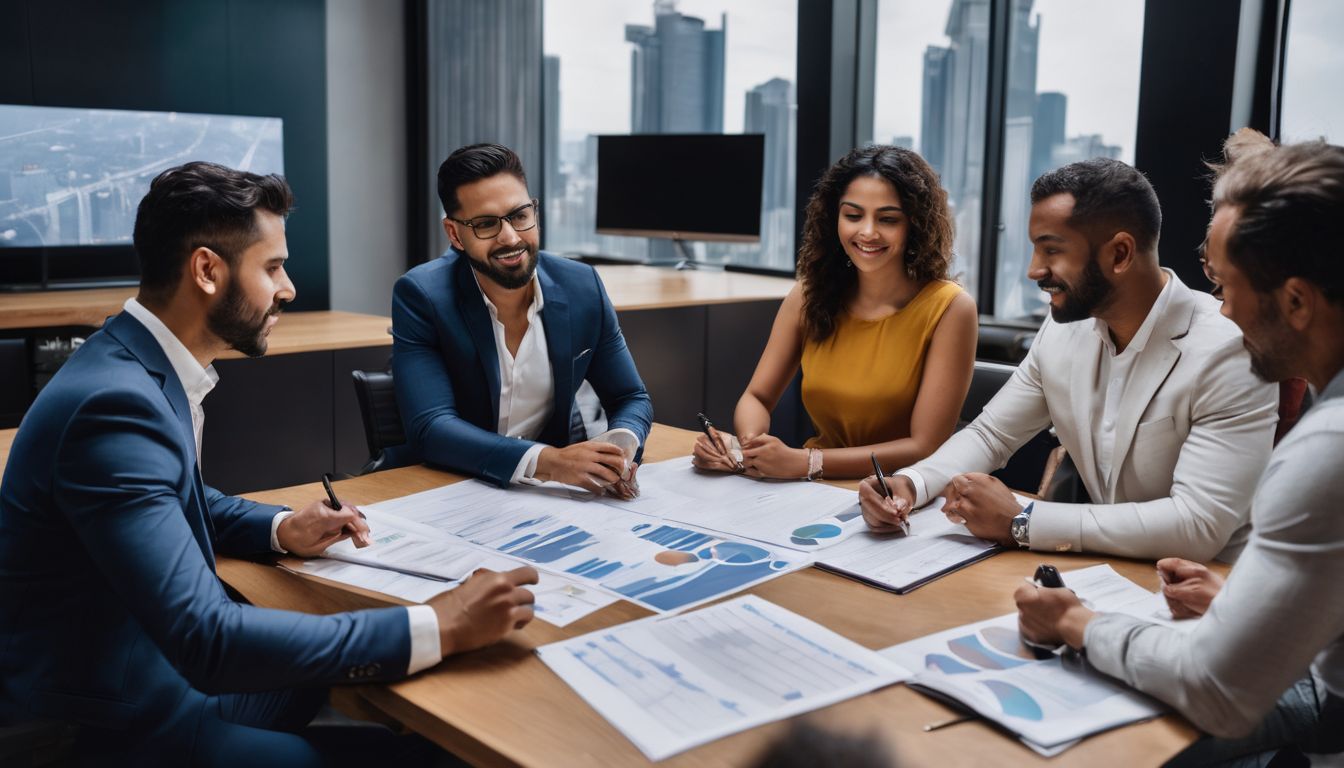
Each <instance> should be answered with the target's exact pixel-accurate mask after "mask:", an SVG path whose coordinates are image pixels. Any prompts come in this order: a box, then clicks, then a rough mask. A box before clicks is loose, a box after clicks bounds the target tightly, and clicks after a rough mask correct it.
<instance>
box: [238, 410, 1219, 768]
mask: <svg viewBox="0 0 1344 768" xmlns="http://www.w3.org/2000/svg"><path fill="white" fill-rule="evenodd" d="M695 435H696V433H694V432H688V431H686V430H680V429H674V428H671V427H665V426H662V425H655V426H654V429H653V432H652V434H651V435H650V437H649V440H648V445H647V446H646V449H645V458H646V459H647V460H648V461H659V460H663V459H668V458H674V457H676V456H684V455H686V454H687V453H689V452H690V447H691V445H692V443H693V442H694V440H695ZM458 479H460V478H459V477H458V476H455V475H451V474H448V473H445V472H439V471H436V470H432V469H429V468H427V467H410V468H405V469H397V470H390V471H386V472H380V473H376V474H373V475H368V476H365V477H359V478H354V479H351V480H345V481H342V482H340V483H338V487H339V489H340V496H341V498H342V499H345V500H347V501H349V502H351V503H355V504H361V503H363V504H368V503H372V502H375V501H380V500H384V499H387V498H392V497H396V496H401V495H405V494H409V493H414V492H417V491H421V490H427V489H429V488H434V487H437V486H440V485H444V484H446V483H450V482H454V481H456V480H458ZM840 485H845V484H840ZM848 485H849V486H850V487H852V486H853V483H849V484H848ZM322 495H323V494H322V487H321V485H320V484H319V483H310V484H307V485H302V486H296V487H292V488H285V489H281V490H274V491H267V492H263V493H256V494H249V496H250V497H251V498H255V499H258V500H262V501H267V502H271V503H285V504H290V505H291V506H299V505H301V504H305V503H308V502H311V501H313V500H315V499H318V498H320V497H321V496H322ZM1043 559H1046V560H1049V561H1051V562H1053V563H1055V564H1056V565H1058V566H1059V567H1060V569H1061V570H1073V569H1075V568H1082V567H1086V566H1089V565H1095V564H1098V563H1110V564H1111V565H1112V567H1114V568H1115V569H1116V571H1118V572H1119V573H1121V574H1122V575H1124V576H1126V577H1128V578H1130V579H1133V580H1134V581H1135V582H1137V583H1139V584H1141V585H1142V586H1144V587H1145V588H1147V589H1156V587H1157V576H1156V574H1155V571H1154V569H1153V566H1152V564H1151V563H1146V562H1137V561H1130V560H1122V559H1119V558H1108V557H1090V556H1082V555H1061V556H1049V557H1045V556H1043V555H1041V554H1038V553H1030V552H1005V553H1003V554H1000V555H997V556H995V557H992V558H989V559H988V560H985V561H982V562H980V563H977V564H975V565H972V566H970V567H968V568H965V569H962V570H960V571H958V572H956V573H953V574H951V575H949V576H946V577H944V578H942V579H939V580H937V581H935V582H933V583H932V584H929V585H928V586H925V587H922V588H920V589H918V590H916V591H914V592H912V593H911V594H908V595H903V596H902V595H894V594H890V593H887V592H883V591H880V590H877V589H873V588H871V587H867V586H864V585H861V584H859V583H857V582H854V581H850V580H848V579H844V578H841V577H839V576H835V575H833V574H828V573H825V572H822V571H819V570H817V569H815V568H807V569H804V570H801V571H797V572H794V573H791V574H787V575H785V576H782V577H780V578H777V579H774V580H772V581H768V582H766V583H764V584H761V585H758V586H756V587H753V588H752V589H750V590H749V591H750V592H753V593H755V594H757V595H760V596H761V597H763V598H765V599H767V600H770V601H771V602H774V603H777V604H779V605H781V606H783V607H784V608H787V609H789V610H792V611H795V612H796V613H799V614H801V615H803V616H806V617H807V618H809V619H812V620H814V621H817V622H819V623H821V624H823V625H825V626H827V627H829V628H831V629H833V630H835V631H837V632H839V633H840V634H842V635H845V636H846V637H848V638H850V639H852V640H854V641H855V642H858V643H861V644H862V645H864V646H866V647H869V648H875V649H876V648H885V647H887V646H889V645H892V644H895V643H899V642H903V641H906V640H913V639H915V638H918V637H922V636H924V635H928V634H930V633H933V632H938V631H941V630H944V629H950V628H952V627H956V626H960V625H962V624H966V623H969V622H972V621H978V620H982V619H987V618H992V617H994V616H999V615H1002V614H1005V613H1009V612H1012V611H1013V610H1014V606H1013V601H1012V593H1013V589H1014V586H1015V585H1016V584H1018V583H1020V582H1021V579H1022V577H1023V576H1029V575H1031V574H1032V573H1033V572H1034V570H1035V568H1036V565H1037V564H1038V563H1039V562H1040V561H1041V560H1043ZM219 574H220V577H221V578H223V579H224V580H225V581H226V582H228V583H229V584H230V585H232V586H233V587H234V588H235V589H237V590H238V591H240V592H241V593H242V594H243V595H245V596H246V597H247V598H248V599H249V600H251V601H252V602H254V603H255V604H258V605H266V606H271V607H278V608H289V609H295V610H303V611H307V612H310V613H331V612H336V611H342V610H352V609H356V608H366V607H376V606H381V605H387V604H389V603H399V602H401V601H397V600H392V599H390V598H387V597H384V596H379V595H377V594H376V593H372V592H366V591H363V590H357V589H353V588H348V587H341V586H336V585H333V584H332V583H330V582H325V581H322V580H321V579H316V578H310V577H302V576H297V575H294V574H291V573H288V572H284V571H281V570H280V569H278V568H274V567H270V566H267V565H262V564H257V563H250V562H245V561H240V560H231V559H227V558H221V559H220V563H219ZM647 615H649V612H648V611H646V610H645V609H643V608H640V607H638V606H636V605H634V604H632V603H629V602H625V601H619V602H617V603H616V604H614V605H611V606H608V607H607V608H604V609H602V610H600V611H598V612H597V613H594V614H591V615H589V616H587V617H584V618H583V619H581V620H579V621H577V622H575V623H574V624H571V625H570V626H568V627H565V628H559V627H555V626H552V625H550V624H547V623H545V622H543V621H541V620H536V621H533V622H532V623H531V624H530V625H529V626H528V627H527V628H526V629H524V630H522V631H521V632H515V633H513V634H512V635H511V636H510V637H509V638H507V639H506V640H505V641H504V642H502V643H500V644H498V645H496V646H494V647H492V648H488V649H484V650H481V651H476V652H473V653H469V654H465V655H462V656H458V657H453V658H450V659H449V660H447V661H445V662H443V663H441V664H440V665H438V666H437V667H434V668H433V669H431V670H428V671H426V672H422V673H420V674H418V675H416V676H415V677H413V678H410V679H408V680H405V681H402V682H399V683H395V684H391V685H374V686H363V687H361V693H362V694H363V695H364V696H365V697H367V698H368V699H369V700H370V701H372V702H373V703H374V704H375V705H376V706H378V707H379V708H381V709H383V710H384V711H386V712H387V713H388V714H390V715H391V716H392V717H395V718H397V719H398V720H400V721H401V722H403V723H405V724H406V725H408V726H409V727H411V728H413V729H415V730H416V731H418V732H420V733H422V734H424V735H425V736H427V737H428V738H430V739H432V740H434V741H435V742H437V743H438V744H440V745H441V746H443V747H444V748H446V749H449V750H451V751H453V752H455V753H457V754H458V755H460V756H462V757H463V758H465V759H467V760H469V761H471V762H472V763H474V764H478V765H491V766H495V765H499V766H506V765H507V766H513V765H520V766H570V765H572V766H591V765H595V764H596V765H645V764H648V761H647V760H646V759H645V758H644V756H643V755H642V754H641V753H640V752H639V751H638V750H637V749H636V748H635V746H634V745H633V744H632V743H630V742H629V741H628V740H626V739H625V737H624V736H622V735H621V734H620V732H619V731H617V730H616V729H615V728H614V727H613V726H612V725H611V724H609V723H608V722H607V721H606V720H605V719H603V718H602V716H601V715H599V714H598V713H597V712H596V711H595V710H593V709H592V708H591V707H589V706H588V705H587V704H586V703H585V702H584V701H583V700H582V699H581V698H579V696H578V695H577V694H576V693H574V691H573V690H572V689H571V688H570V687H569V686H568V685H566V684H565V683H564V682H563V681H562V680H561V679H560V678H559V677H557V676H556V675H555V674H553V673H552V672H551V671H550V670H549V669H548V668H547V667H546V666H544V665H543V664H542V663H541V661H540V660H539V659H538V658H537V657H536V656H535V655H534V654H533V653H532V651H533V649H534V648H536V647H537V646H539V645H543V644H546V643H550V642H554V641H557V640H561V639H565V638H569V637H575V636H578V635H581V634H584V633H587V632H590V631H593V630H597V629H602V628H604V627H610V626H614V625H616V624H618V623H622V622H626V621H630V620H633V619H638V618H642V617H644V616H647ZM953 714H954V713H953V712H952V710H950V709H948V708H947V707H944V706H943V705H941V704H938V703H936V702H935V701H933V700H932V699H930V698H928V697H926V696H923V695H921V694H918V693H916V692H914V691H912V690H911V689H910V688H908V687H906V686H904V685H896V686H890V687H888V688H884V689H882V690H879V691H876V692H874V693H870V694H867V695H864V696H860V697H857V698H854V699H850V700H848V701H845V702H842V703H840V704H836V705H833V706H830V707H827V708H825V709H823V710H820V711H818V712H814V713H812V714H810V715H805V716H804V717H806V718H808V719H810V720H812V721H813V722H816V723H818V724H820V725H822V726H824V727H828V728H835V729H837V730H844V731H847V732H864V733H872V734H876V735H877V736H878V737H879V738H880V739H882V740H883V741H884V742H885V743H886V744H887V745H888V747H889V748H890V750H891V751H892V753H893V754H894V757H895V758H896V761H897V763H898V764H902V765H933V764H937V765H987V764H992V765H1038V764H1045V763H1047V762H1048V763H1049V764H1051V765H1116V764H1126V765H1158V764H1161V763H1163V762H1165V761H1166V760H1167V759H1168V758H1170V757H1171V756H1172V755H1174V754H1175V753H1176V752H1178V751H1180V750H1181V749H1182V748H1184V747H1185V746H1187V745H1189V744H1190V743H1191V742H1192V741H1193V740H1194V739H1195V737H1196V736H1197V733H1196V731H1195V730H1194V729H1193V728H1192V727H1191V726H1190V725H1189V724H1188V723H1187V722H1186V721H1185V720H1184V719H1182V718H1180V717H1178V716H1174V715H1171V716H1166V717H1162V718H1159V719H1157V720H1153V721H1150V722H1147V723H1140V724H1137V725H1132V726H1128V727H1125V728H1121V729H1117V730H1113V731H1110V732H1107V733H1104V734H1101V735H1098V736H1093V737H1091V738H1089V739H1087V740H1085V741H1084V742H1083V743H1081V744H1079V745H1078V746H1076V747H1074V748H1072V749H1070V750H1068V751H1067V752H1065V753H1064V754H1062V755H1060V756H1059V757H1056V758H1054V759H1052V760H1049V761H1047V760H1045V759H1044V758H1041V757H1039V756H1038V755H1036V753H1034V752H1032V751H1030V750H1028V749H1027V748H1026V747H1024V746H1022V745H1021V744H1020V743H1019V742H1017V741H1016V740H1015V739H1012V738H1010V737H1008V736H1005V735H1004V734H1003V733H1000V732H998V731H995V730H994V729H992V728H991V727H989V726H988V725H985V724H984V723H983V722H970V723H965V724H962V725H957V726H954V727H951V728H945V729H942V730H939V731H935V732H931V733H925V732H924V731H923V730H922V726H923V725H925V724H926V723H932V722H935V721H938V720H942V719H945V718H947V717H950V716H952V715H953ZM786 728H787V723H783V722H781V723H772V724H770V725H766V726H761V727H759V728H754V729H751V730H749V731H746V732H743V733H738V734H735V735H733V736H729V737H727V738H724V739H719V740H717V741H714V742H711V743H709V744H706V745H704V746H701V747H697V748H695V749H692V750H689V751H687V752H684V753H682V754H680V755H676V756H674V757H671V758H669V759H667V760H665V761H663V762H662V763H659V765H668V766H727V765H745V764H748V763H749V762H750V761H751V760H752V759H753V758H754V756H756V755H757V754H759V753H760V752H761V751H762V750H763V749H764V748H765V747H766V745H767V744H769V743H770V742H771V740H772V739H774V738H776V737H777V736H778V735H779V734H781V733H783V732H784V730H785V729H786Z"/></svg>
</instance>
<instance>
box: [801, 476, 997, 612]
mask: <svg viewBox="0 0 1344 768" xmlns="http://www.w3.org/2000/svg"><path fill="white" fill-rule="evenodd" d="M943 503H944V499H943V498H942V497H941V496H940V497H938V498H936V499H934V500H933V501H932V502H931V503H929V504H927V505H925V506H924V507H923V508H921V509H919V510H917V511H916V512H915V513H914V514H912V515H910V534H909V535H908V536H907V535H906V534H904V533H873V532H872V531H867V530H865V531H863V532H861V533H858V534H856V535H854V536H851V537H850V538H848V539H846V540H845V541H844V542H842V543H840V544H837V545H836V546H834V547H831V548H830V549H827V550H826V551H824V552H822V553H820V554H818V555H817V563H816V565H817V567H818V568H821V569H824V570H827V571H832V572H834V573H838V574H840V575H842V576H849V577H851V578H854V579H857V580H859V581H862V582H864V583H865V584H871V585H872V586H875V587H877V588H878V589H885V590H889V591H891V592H896V593H898V594H905V593H906V592H909V591H911V590H914V589H916V588H918V587H922V586H924V585H925V584H928V583H929V582H930V581H933V580H934V579H936V578H938V577H940V576H944V575H946V574H949V573H951V572H952V571H955V570H957V569H958V568H964V567H965V566H967V565H970V564H971V563H974V562H977V561H979V560H983V559H984V558H986V557H989V556H990V555H994V554H997V553H998V552H1001V551H1003V548H1002V547H1000V546H999V545H998V544H995V543H994V542H992V541H986V540H985V539H978V538H976V537H975V536H972V535H971V532H970V531H968V530H967V529H966V526H965V525H961V524H958V523H953V522H951V521H949V520H948V519H947V516H946V515H944V514H943V513H942V511H941V510H942V507H943Z"/></svg>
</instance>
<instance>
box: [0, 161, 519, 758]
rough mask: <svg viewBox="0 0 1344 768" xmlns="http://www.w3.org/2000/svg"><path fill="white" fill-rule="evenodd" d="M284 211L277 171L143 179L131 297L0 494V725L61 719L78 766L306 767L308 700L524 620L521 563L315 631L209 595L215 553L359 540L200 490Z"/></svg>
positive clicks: (270, 271) (33, 421)
mask: <svg viewBox="0 0 1344 768" xmlns="http://www.w3.org/2000/svg"><path fill="white" fill-rule="evenodd" d="M290 206H291V196H290V191H289V187H288V185H286V183H285V181H284V179H282V178H280V177H279V176H264V177H263V176H257V175H255V174H250V173H242V172H239V171H233V170H230V169H227V168H223V167H221V166H216V165H212V164H208V163H189V164H187V165H185V166H182V167H179V168H174V169H170V170H168V171H165V172H164V173H163V174H161V175H160V176H159V177H158V178H156V179H155V180H154V181H153V183H152V184H151V186H150V191H149V193H148V194H147V195H146V196H145V198H144V200H143V201H142V202H141V203H140V208H139V211H138V214H137V217H136V224H135V248H136V252H137V255H138V257H139V259H140V263H141V270H142V281H141V285H140V291H139V295H138V297H137V298H135V299H130V300H128V301H127V302H126V308H125V311H124V312H122V313H121V314H119V315H117V316H116V317H114V318H112V319H110V320H109V321H108V322H107V324H106V325H105V326H104V327H103V329H102V330H101V331H99V332H97V333H95V334H93V335H92V336H91V337H90V338H89V340H88V341H87V342H86V343H85V344H84V345H83V346H82V347H81V348H80V349H79V351H77V352H76V353H75V354H74V355H73V356H72V357H71V358H70V360H69V362H67V363H66V364H65V366H64V367H63V368H62V369H61V370H60V372H59V373H58V374H57V375H56V376H55V377H54V378H53V379H52V381H51V383H50V384H48V385H47V387H46V388H45V389H44V390H43V391H42V393H41V395H40V396H39V397H38V398H37V401H36V402H35V403H34V404H33V406H32V409H31V410H30V411H29V412H28V414H27V416H26V418H25V419H24V421H23V424H22V425H21V426H20V428H19V432H18V435H17V437H16V438H15V441H14V445H13V449H12V452H11V454H10V457H9V463H8V466H7V467H6V469H5V473H4V479H3V482H0V724H5V723H12V722H21V721H25V720H32V719H54V720H61V721H66V722H73V723H76V724H79V725H80V726H82V727H81V729H80V736H79V738H78V744H77V748H78V750H79V751H80V753H81V757H82V759H83V760H92V759H93V758H94V757H95V756H96V759H97V761H98V762H99V763H100V764H109V763H114V764H115V763H126V764H134V765H151V764H153V765H158V764H166V765H187V764H192V765H196V764H211V765H214V764H220V765H243V764H247V765H253V766H255V765H258V764H266V765H270V764H279V765H286V766H294V765H320V764H324V763H325V761H326V758H327V757H330V755H324V754H323V752H322V750H321V749H320V747H319V745H317V744H315V743H314V742H313V741H311V740H310V738H306V737H305V734H304V733H303V731H302V729H303V727H304V726H305V725H307V723H308V721H309V720H311V718H312V716H313V714H314V713H315V712H316V710H317V708H318V707H319V706H320V705H321V703H322V702H323V700H324V699H325V688H324V686H327V685H330V684H332V683H342V682H369V681H380V680H392V679H396V678H399V677H402V676H403V675H406V674H409V673H413V672H416V671H417V670H420V669H424V668H426V667H428V666H432V665H433V664H435V663H437V662H438V661H439V660H440V659H441V658H442V657H443V656H444V655H446V654H448V653H451V652H458V651H463V650H470V649H471V648H476V647H480V646H482V645H485V644H488V643H490V642H493V641H495V640H497V639H499V638H500V637H502V636H503V635H504V634H506V633H507V632H508V631H510V630H512V629H513V628H514V627H515V626H521V625H522V624H525V623H526V622H527V621H528V620H529V619H530V618H531V616H532V609H531V605H530V603H531V600H532V598H531V595H530V593H529V592H528V591H527V590H526V589H523V588H522V586H521V585H522V584H525V583H534V582H535V579H536V573H535V571H533V570H532V569H531V568H521V569H518V570H517V571H513V572H510V573H508V574H497V573H484V572H483V573H480V574H477V575H476V576H474V577H472V578H471V579H470V580H468V581H467V582H466V583H465V584H464V585H463V586H461V587H459V588H458V589H457V590H454V591H453V592H450V593H447V594H444V595H440V596H439V597H438V598H436V599H435V600H433V601H431V602H430V603H429V604H428V605H425V606H413V607H411V608H409V609H408V608H401V607H398V608H385V609H378V610H368V611H358V612H353V613H345V614H336V615H331V616H314V615H307V614H301V613H292V612H287V611H277V610H266V609H261V608H255V607H252V606H249V605H244V604H239V603H237V602H234V601H233V600H232V599H230V598H229V596H228V595H227V594H226V593H225V591H224V588H223V585H222V584H221V583H220V581H219V579H218V578H217V577H216V575H215V570H214V566H215V553H216V552H217V551H218V552H223V553H227V554H230V555H253V554H258V553H264V552H271V551H282V552H283V551H288V552H291V553H294V554H297V555H303V556H308V555H314V554H317V553H320V552H321V551H323V550H324V549H325V548H326V547H327V546H329V545H330V544H332V543H334V542H336V541H339V540H341V539H344V538H347V537H349V536H352V535H353V536H354V537H355V539H356V543H357V544H363V543H367V535H368V528H367V526H366V525H365V524H364V523H363V522H362V521H361V519H360V517H359V513H358V511H357V510H355V509H354V508H351V507H344V508H342V509H340V510H335V509H331V508H329V507H327V506H326V505H324V504H323V503H321V502H315V503H313V504H310V505H309V506H307V507H305V508H304V509H302V510H299V511H297V512H294V511H290V510H286V509H284V508H281V507H275V506H270V505H266V504H258V503H255V502H251V501H247V500H244V499H240V498H234V497H229V496H225V495H223V494H221V493H220V492H218V491H216V490H214V489H212V488H210V487H208V486H206V485H205V483H204V482H202V479H201V471H200V436H201V429H202V424H203V419H204V411H203V410H202V408H201V401H202V400H203V398H204V397H205V394H206V393H207V392H208V391H209V390H210V389H211V388H212V387H213V386H214V383H215V381H216V380H217V376H216V374H215V373H214V368H213V366H212V365H211V361H212V360H213V359H214V358H215V357H216V356H217V355H218V354H220V353H222V352H223V351H224V350H226V349H229V348H232V349H237V350H240V351H242V352H244V353H246V354H249V355H253V356H255V355H260V354H263V353H264V352H265V350H266V337H267V335H268V334H269V332H270V329H271V328H272V327H273V326H274V324H275V322H276V320H277V315H278V313H279V311H280V308H281V306H282V305H283V304H284V303H285V302H287V301H289V300H291V299H292V298H293V297H294V286H293V284H292V283H290V281H289V278H288V276H287V275H286V274H285V268H284V262H285V259H286V258H287V248H286V243H285V229H284V216H285V214H286V213H287V212H288V211H289V209H290ZM257 407H258V408H264V407H265V398H264V393H258V398H257ZM309 735H311V734H309ZM342 754H343V755H346V756H349V755H351V754H353V753H352V752H350V751H348V750H346V751H344V752H343V753H342Z"/></svg>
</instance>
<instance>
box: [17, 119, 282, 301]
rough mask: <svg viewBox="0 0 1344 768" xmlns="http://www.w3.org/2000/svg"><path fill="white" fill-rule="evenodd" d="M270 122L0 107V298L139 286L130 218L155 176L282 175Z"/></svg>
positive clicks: (277, 136)
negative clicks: (186, 170) (182, 172)
mask: <svg viewBox="0 0 1344 768" xmlns="http://www.w3.org/2000/svg"><path fill="white" fill-rule="evenodd" d="M282 136H283V126H282V124H281V120H280V118H277V117H248V116H242V115H205V114H193V113H187V112H145V111H132V110H116V109H78V108H68V107H33V106H23V105H14V104H0V290H5V289H8V290H24V289H31V288H56V287H82V286H86V285H90V284H109V283H130V284H134V283H136V282H138V280H139V264H138V263H137V261H136V258H135V251H134V249H133V247H132V244H131V233H132V230H133V228H134V226H135V214H136V209H137V207H138V206H139V205H140V199H141V198H143V197H144V196H145V193H146V192H147V191H148V190H149V183H150V181H152V180H153V179H154V177H155V176H157V175H158V174H159V173H161V172H162V171H164V170H166V169H168V168H171V167H173V166H176V165H181V164H183V163H186V162H189V161H192V160H208V161H211V162H215V163H219V164H221V165H226V166H229V167H230V168H237V169H239V170H245V171H252V172H253V173H283V172H284V155H283V149H282Z"/></svg>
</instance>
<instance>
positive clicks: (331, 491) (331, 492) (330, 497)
mask: <svg viewBox="0 0 1344 768" xmlns="http://www.w3.org/2000/svg"><path fill="white" fill-rule="evenodd" d="M322 487H323V488H325V489H327V506H328V507H331V508H332V509H334V510H336V511H338V512H339V511H340V509H341V507H342V504H341V500H340V499H338V498H336V489H335V488H332V487H331V475H330V474H329V473H327V472H323V473H322ZM355 514H357V515H359V517H360V519H361V520H368V518H367V517H365V516H364V513H363V512H360V511H359V510H358V509H356V510H355ZM360 539H361V540H362V541H364V543H365V544H364V545H365V546H368V545H369V544H370V543H372V542H371V539H370V537H369V535H368V534H367V533H366V534H362V535H361V536H360Z"/></svg>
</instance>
